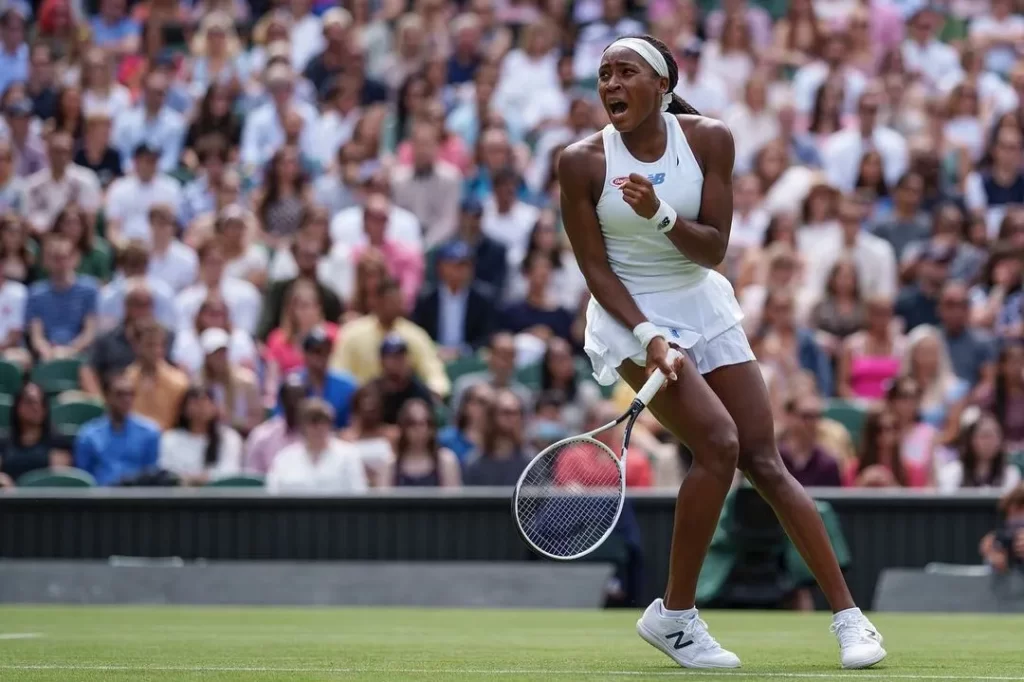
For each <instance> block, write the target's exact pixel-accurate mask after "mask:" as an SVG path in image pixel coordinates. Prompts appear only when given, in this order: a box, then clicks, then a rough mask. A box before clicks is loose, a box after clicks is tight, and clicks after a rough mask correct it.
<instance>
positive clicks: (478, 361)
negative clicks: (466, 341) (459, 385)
mask: <svg viewBox="0 0 1024 682" xmlns="http://www.w3.org/2000/svg"><path fill="white" fill-rule="evenodd" d="M444 369H445V372H446V373H447V374H448V379H449V380H450V381H451V382H452V383H455V381H456V379H458V378H459V377H461V376H465V375H466V374H472V373H473V372H482V371H483V370H485V369H487V362H486V361H485V360H484V359H483V358H481V357H480V356H479V355H467V356H466V357H463V358H458V359H456V360H452V361H451V362H449V363H448V364H446V365H445V366H444Z"/></svg>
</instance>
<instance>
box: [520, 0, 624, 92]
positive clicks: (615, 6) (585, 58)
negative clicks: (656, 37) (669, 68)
mask: <svg viewBox="0 0 1024 682" xmlns="http://www.w3.org/2000/svg"><path fill="white" fill-rule="evenodd" d="M595 19H596V21H593V22H592V23H588V24H587V25H586V26H584V27H583V28H582V29H581V30H580V32H579V35H578V37H577V38H576V47H575V50H574V51H573V54H574V55H575V59H574V61H573V74H574V75H575V76H576V80H578V81H586V80H590V79H593V78H594V74H595V73H597V67H598V66H599V65H600V63H601V55H602V53H603V52H604V49H605V48H606V47H608V45H609V44H611V43H613V42H615V40H616V39H617V38H621V37H623V36H628V35H638V34H641V33H643V32H644V29H643V25H642V24H641V23H640V22H638V21H637V20H635V19H631V18H630V17H628V16H626V2H625V0H603V2H602V3H601V14H600V16H599V17H595ZM536 26H545V27H546V24H542V23H538V24H536ZM545 30H550V29H547V28H545ZM535 40H539V39H535ZM525 41H526V38H525V36H524V44H525V45H526V47H527V49H529V47H530V44H529V43H526V42H525ZM535 49H536V48H535ZM504 63H505V64H507V65H508V68H512V67H513V66H516V67H518V66H519V65H517V64H516V63H515V62H510V61H506V62H504ZM517 71H518V69H517ZM538 75H539V74H537V73H536V72H533V73H525V74H523V76H522V81H521V82H523V83H524V85H525V84H529V85H532V86H535V87H538V88H540V87H543V86H545V85H547V83H548V82H549V81H548V80H542V79H541V78H538Z"/></svg>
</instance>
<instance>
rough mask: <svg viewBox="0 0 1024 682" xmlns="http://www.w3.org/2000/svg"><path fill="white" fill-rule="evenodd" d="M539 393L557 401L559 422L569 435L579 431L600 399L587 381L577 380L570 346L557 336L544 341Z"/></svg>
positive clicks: (589, 381)
mask: <svg viewBox="0 0 1024 682" xmlns="http://www.w3.org/2000/svg"><path fill="white" fill-rule="evenodd" d="M587 376H588V377H589V373H588V374H587ZM540 390H541V392H542V393H554V394H556V395H558V396H559V397H560V398H561V401H562V407H561V412H560V420H559V421H560V423H563V424H564V425H565V427H566V428H567V429H568V430H569V431H573V432H575V431H580V432H582V430H583V420H584V417H585V416H586V414H587V412H588V411H589V410H590V409H591V408H592V407H594V405H596V404H597V403H598V402H599V401H600V399H601V390H600V389H599V388H598V386H597V384H596V383H594V382H593V381H591V380H589V378H585V379H581V378H580V375H579V373H578V372H577V371H576V362H575V360H574V358H573V351H572V346H571V345H569V343H568V342H567V341H566V340H565V339H561V338H558V337H554V338H551V339H549V340H548V342H547V349H546V350H545V352H544V357H543V359H541V362H540Z"/></svg>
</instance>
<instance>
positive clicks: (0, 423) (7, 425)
mask: <svg viewBox="0 0 1024 682" xmlns="http://www.w3.org/2000/svg"><path fill="white" fill-rule="evenodd" d="M13 411H14V396H12V395H7V394H5V393H0V439H6V438H7V437H8V436H9V435H11V419H13V418H14V415H12V414H11V413H12V412H13Z"/></svg>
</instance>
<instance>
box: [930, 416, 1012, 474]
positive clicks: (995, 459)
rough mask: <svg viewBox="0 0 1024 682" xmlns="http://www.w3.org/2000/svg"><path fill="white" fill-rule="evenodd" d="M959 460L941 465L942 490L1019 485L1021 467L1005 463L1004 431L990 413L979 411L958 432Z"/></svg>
mask: <svg viewBox="0 0 1024 682" xmlns="http://www.w3.org/2000/svg"><path fill="white" fill-rule="evenodd" d="M959 451H960V459H958V460H953V461H952V462H949V463H947V464H945V465H944V466H942V467H940V468H939V470H938V472H937V475H936V484H937V485H938V488H939V490H940V491H941V492H945V493H949V492H954V491H956V490H958V489H959V488H995V489H996V490H1001V491H1004V492H1005V491H1009V490H1012V489H1013V488H1015V487H1016V486H1017V485H1018V484H1020V478H1021V476H1020V469H1018V468H1017V467H1016V466H1014V465H1013V464H1010V463H1009V462H1007V455H1006V449H1005V443H1004V441H1003V431H1002V429H1000V428H999V422H998V421H997V420H996V418H995V417H993V416H992V415H991V414H989V413H985V412H982V413H979V414H978V415H977V416H976V417H975V419H974V421H972V422H970V423H969V424H967V425H966V426H965V427H964V428H963V429H962V431H961V433H960V441H959Z"/></svg>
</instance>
